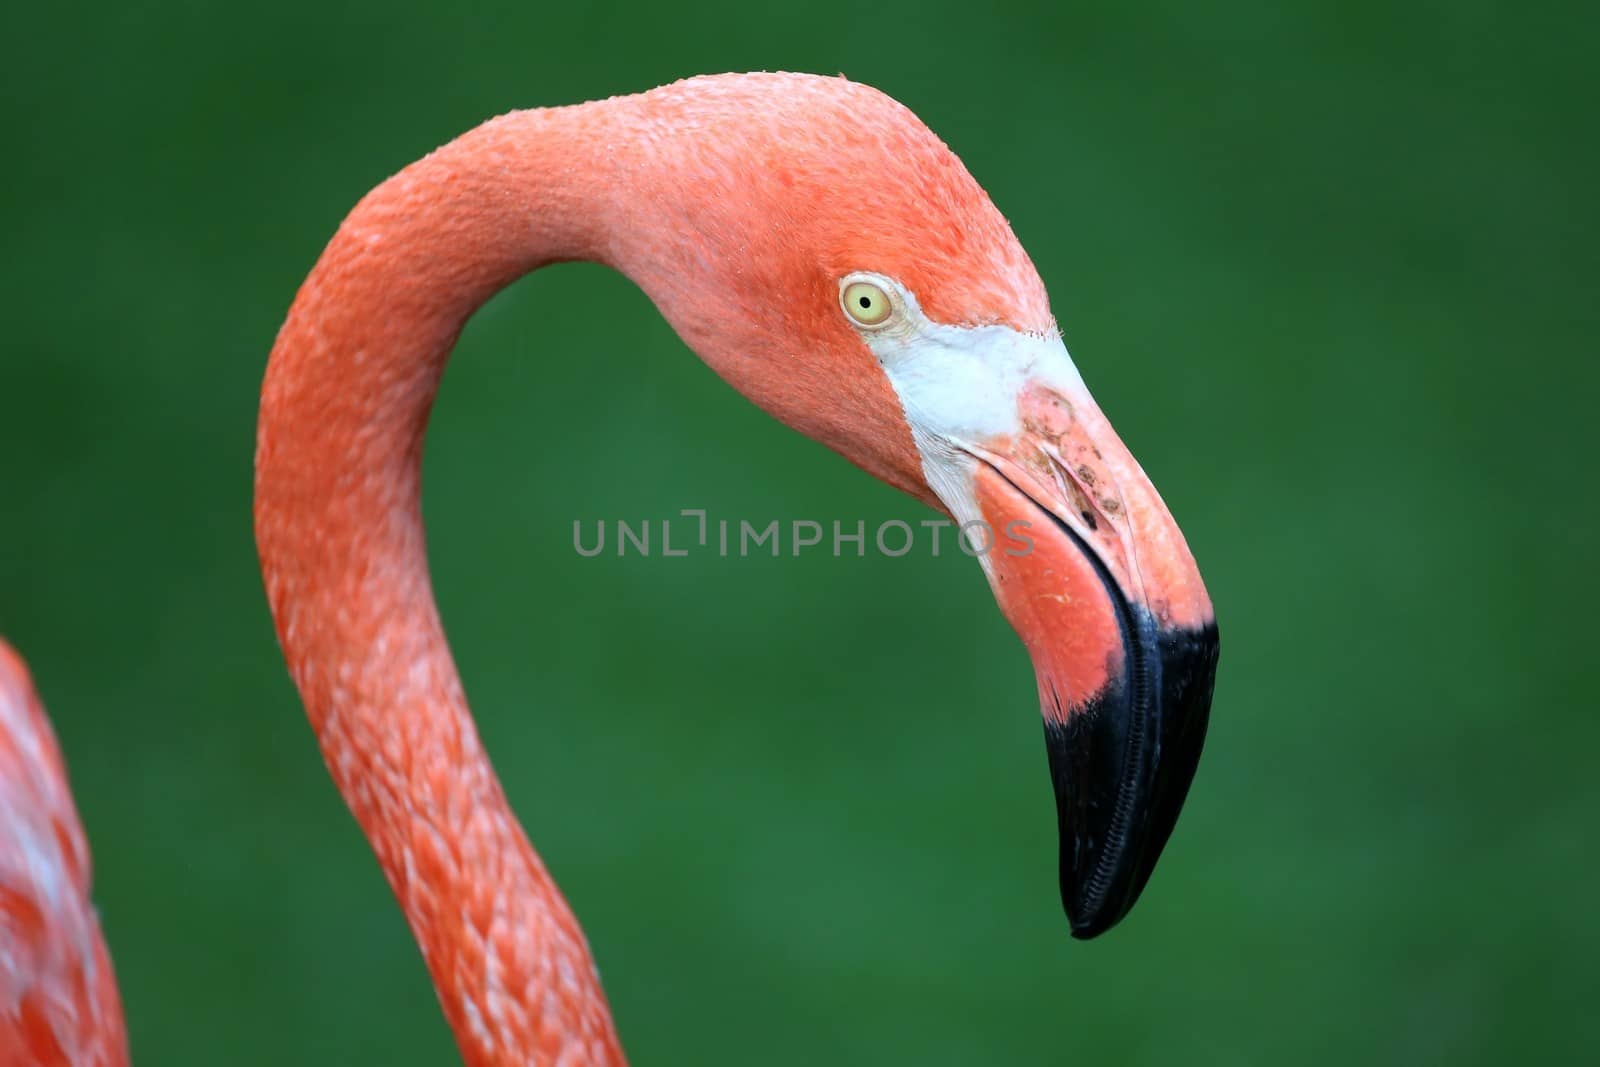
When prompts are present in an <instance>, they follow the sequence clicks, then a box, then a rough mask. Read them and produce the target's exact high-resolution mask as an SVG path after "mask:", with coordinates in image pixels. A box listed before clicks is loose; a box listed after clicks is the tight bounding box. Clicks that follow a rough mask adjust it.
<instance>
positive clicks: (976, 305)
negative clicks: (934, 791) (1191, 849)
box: [624, 75, 1218, 938]
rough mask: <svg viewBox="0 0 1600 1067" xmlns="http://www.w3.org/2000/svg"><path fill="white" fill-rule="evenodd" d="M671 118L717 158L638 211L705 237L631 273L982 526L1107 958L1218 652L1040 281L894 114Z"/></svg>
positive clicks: (1194, 572)
mask: <svg viewBox="0 0 1600 1067" xmlns="http://www.w3.org/2000/svg"><path fill="white" fill-rule="evenodd" d="M671 90H677V91H676V92H673V91H671ZM651 97H654V98H655V99H654V100H651V99H650V98H651ZM644 100H645V101H646V103H645V105H644V106H645V108H646V113H647V115H648V116H649V117H651V118H654V119H658V120H660V121H662V122H664V123H671V124H672V125H673V126H675V127H677V128H678V129H685V128H687V129H690V130H695V129H704V128H711V127H713V126H715V127H716V128H717V130H718V135H717V136H715V137H694V136H691V137H688V138H680V139H678V141H677V143H678V145H679V149H678V151H677V152H675V153H673V155H672V158H671V159H670V162H669V164H668V165H667V167H666V168H665V173H667V174H670V175H671V176H672V178H673V180H672V181H667V182H662V183H660V184H659V185H657V186H656V187H655V188H656V189H658V190H664V191H659V192H657V193H655V194H653V195H652V196H646V197H641V198H640V201H641V202H640V203H639V204H637V205H635V209H636V210H639V211H641V212H642V213H643V214H642V215H641V220H642V219H645V218H654V217H659V215H660V214H661V213H662V212H663V211H665V212H666V213H667V214H668V215H669V216H670V215H673V214H675V213H678V214H681V216H682V217H683V218H684V220H685V224H686V225H685V228H686V229H687V230H688V231H689V232H690V233H692V234H693V235H694V236H693V237H692V238H691V239H689V240H687V241H680V242H676V243H673V244H671V245H651V246H648V247H647V248H646V249H645V251H644V253H642V254H641V256H640V257H639V258H636V259H635V260H634V262H633V263H632V264H631V266H630V265H624V269H625V270H629V272H630V273H634V274H635V275H636V276H637V275H639V274H648V275H649V276H650V280H651V281H652V283H653V284H651V285H647V286H646V288H647V289H649V290H650V291H652V292H653V293H654V294H655V295H656V300H657V303H658V304H659V305H660V306H661V309H662V311H663V312H664V313H665V314H666V316H667V318H668V319H669V320H670V321H671V322H672V323H673V324H674V326H675V327H676V328H677V330H678V331H679V333H680V334H681V335H682V336H683V337H684V338H685V340H686V341H687V342H688V343H689V344H690V346H691V347H693V348H695V349H696V350H697V351H698V352H700V354H701V355H702V356H703V357H704V358H705V359H706V360H707V362H709V363H710V364H711V365H712V366H713V367H714V368H715V369H716V370H717V371H718V372H719V373H721V374H722V375H723V377H725V378H727V379H728V380H729V381H730V382H731V383H732V384H733V385H734V386H735V387H736V388H738V389H739V390H740V391H742V392H744V393H745V394H746V395H747V396H749V397H750V398H751V399H752V400H754V401H755V402H756V403H757V404H759V405H761V406H762V407H764V408H766V409H767V410H768V411H770V412H771V413H773V414H774V415H776V416H777V417H778V418H779V419H781V420H782V421H784V422H786V423H788V424H790V425H792V426H794V427H795V428H797V429H800V430H801V431H803V432H805V433H807V434H809V435H810V436H812V437H814V438H817V439H818V440H820V441H822V442H823V443H825V444H827V445H829V446H830V447H832V448H834V449H835V450H836V451H838V452H840V453H841V454H842V455H844V456H845V457H846V458H847V459H849V460H851V461H852V462H854V463H856V464H857V465H858V466H860V467H862V468H864V469H865V470H867V471H869V472H870V473H873V474H875V475H877V476H878V477H880V478H882V479H883V480H885V481H887V482H889V483H890V484H893V485H895V486H898V487H900V488H902V489H904V490H906V491H907V492H910V493H911V494H913V495H915V496H917V497H919V498H921V499H923V500H925V501H927V502H929V503H930V504H933V505H934V506H935V507H937V508H939V509H941V510H943V511H945V512H947V513H948V514H949V515H950V516H951V517H952V518H953V519H955V520H956V521H957V522H958V523H960V524H961V525H962V527H963V530H964V531H965V533H966V535H967V536H968V538H969V542H970V543H972V547H973V550H974V551H975V552H976V554H977V556H978V559H979V561H980V563H981V565H982V567H983V570H984V572H985V574H986V576H987V577H988V580H989V583H990V585H991V587H992V589H993V591H994V594H995V597H996V599H997V601H998V603H999V606H1000V609H1001V611H1002V612H1003V613H1004V614H1005V616H1006V618H1007V619H1008V620H1009V621H1010V623H1011V625H1012V626H1013V627H1014V628H1015V629H1016V631H1017V633H1018V634H1019V635H1020V636H1021V638H1022V641H1023V644H1024V645H1025V646H1026V647H1027V649H1028V652H1029V654H1030V655H1031V657H1032V660H1033V665H1034V668H1035V673H1036V675H1037V681H1038V690H1039V695H1040V701H1041V705H1042V710H1043V716H1044V725H1045V737H1046V741H1047V745H1048V752H1049V762H1050V768H1051V773H1052V779H1053V782H1054V786H1055V792H1056V800H1057V812H1058V818H1059V825H1060V834H1061V857H1060V881H1061V896H1062V902H1063V905H1064V907H1065V909H1066V912H1067V916H1068V918H1069V920H1070V922H1071V926H1072V931H1073V934H1074V935H1075V936H1078V937H1083V938H1088V937H1093V936H1095V935H1097V934H1099V933H1101V932H1103V931H1105V930H1106V929H1108V928H1109V927H1111V926H1112V925H1114V924H1115V923H1116V922H1117V921H1118V920H1119V919H1121V917H1122V916H1123V915H1124V914H1126V912H1127V911H1128V909H1129V908H1130V907H1131V906H1132V905H1133V903H1134V901H1135V899H1137V897H1138V896H1139V894H1140V892H1141V891H1142V890H1143V888H1144V885H1145V883H1146V881H1147V880H1148V878H1149V876H1150V872H1151V870H1152V868H1153V866H1154V864H1155V862H1156V859H1157V857H1158V856H1159V855H1160V853H1161V850H1162V848H1163V846H1164V845H1165V843H1166V840H1167V838H1168V835H1169V834H1170V833H1171V831H1172V828H1173V825H1174V823H1175V821H1176V819H1177V816H1178V812H1179V809H1180V807H1181V806H1182V804H1183V800H1184V797H1185V795H1186V794H1187V792H1188V788H1189V784H1190V781H1191V780H1192V778H1193V776H1194V772H1195V768H1196V765H1197V762H1198V760H1199V756H1200V749H1201V744H1202V741H1203V739H1204V735H1205V730H1206V722H1207V718H1208V716H1209V712H1210V705H1211V694H1212V680H1213V675H1214V672H1215V667H1216V660H1217V647H1218V646H1217V629H1216V623H1215V619H1214V615H1213V611H1212V606H1211V601H1210V599H1209V597H1208V596H1207V593H1206V590H1205V586H1204V584H1203V583H1202V581H1201V579H1200V574H1199V570H1198V568H1197V567H1196V565H1195V561H1194V558H1193V556H1192V555H1191V554H1190V552H1189V549H1188V546H1187V545H1186V544H1185V542H1184V538H1183V535H1182V534H1181V533H1180V532H1179V529H1178V527H1177V525H1176V523H1175V522H1174V520H1173V518H1172V515H1171V514H1170V513H1169V512H1168V510H1167V508H1166V506H1165V505H1164V504H1163V503H1162V500H1161V497H1160V496H1159V495H1158V494H1157V493H1156V490H1155V487H1154V486H1153V485H1152V484H1151V483H1150V480H1149V478H1147V477H1146V476H1145V473H1144V471H1143V470H1141V469H1140V467H1139V464H1138V463H1137V462H1136V461H1135V460H1134V458H1133V456H1132V455H1131V454H1130V453H1129V451H1128V449H1127V448H1126V447H1125V446H1124V445H1123V443H1122V441H1121V440H1120V439H1119V438H1118V436H1117V434H1116V433H1115V431H1113V429H1112V428H1111V425H1110V423H1109V422H1108V421H1107V420H1106V418H1105V416H1104V415H1103V414H1102V413H1101V411H1100V409H1099V407H1098V406H1097V405H1096V404H1095V401H1094V400H1093V398H1092V397H1091V396H1090V394H1089V391H1088V389H1087V388H1086V387H1085V385H1084V382H1083V379H1082V377H1081V376H1080V375H1079V372H1078V369H1077V367H1076V366H1075V365H1074V363H1073V361H1072V359H1071V357H1070V356H1069V355H1068V354H1067V349H1066V347H1065V345H1064V344H1063V342H1062V338H1061V334H1060V331H1059V330H1058V328H1057V326H1056V323H1055V320H1054V318H1053V317H1052V315H1051V313H1050V309H1049V303H1048V299H1047V298H1046V295H1045V290H1044V286H1043V283H1042V282H1041V281H1040V279H1039V276H1038V274H1037V272H1036V271H1035V269H1034V267H1033V264H1032V262H1031V261H1030V260H1029V258H1028V256H1027V254H1026V253H1025V252H1024V251H1023V249H1022V246H1021V245H1020V244H1019V243H1018V241H1017V239H1016V237H1015V236H1014V235H1013V234H1012V231H1011V228H1010V226H1009V225H1008V224H1007V223H1006V221H1005V219H1004V218H1003V217H1001V215H1000V213H999V212H998V211H997V210H996V209H995V207H994V205H993V204H992V203H991V202H990V200H989V197H988V196H987V194H985V192H984V191H983V189H982V188H981V187H980V186H979V185H978V184H977V182H976V181H975V180H974V179H973V178H972V176H971V175H970V174H969V173H968V172H967V170H966V168H965V167H964V166H963V165H962V164H961V162H960V161H959V160H958V159H957V158H956V157H955V155H954V154H953V153H952V152H951V151H950V150H949V149H948V148H947V147H946V146H945V145H944V144H943V143H942V142H941V141H940V140H939V139H938V138H937V137H936V136H935V135H934V134H933V133H931V132H930V131H929V130H928V129H927V128H926V127H925V126H924V125H923V124H922V123H921V122H920V121H919V120H918V119H917V118H916V117H915V116H914V115H913V114H912V113H911V112H910V111H909V110H907V109H906V108H905V107H903V106H901V105H900V104H898V103H896V102H895V101H893V100H892V99H890V98H889V97H887V96H884V95H883V94H881V93H879V92H877V91H876V90H873V89H870V88H868V87H866V86H863V85H859V84H856V83H851V82H848V81H845V80H843V79H834V78H808V77H799V76H785V75H757V76H746V77H745V78H742V79H740V80H738V81H732V82H724V81H719V80H717V79H702V80H695V81H690V82H686V83H681V84H680V85H679V86H676V87H671V89H669V90H658V91H657V93H652V94H649V95H648V96H647V97H646V98H644ZM648 165H649V164H648V161H647V162H646V163H645V164H644V166H645V167H648ZM685 174H687V175H690V178H689V180H687V181H686V180H684V175H685ZM663 199H665V200H666V201H667V202H666V203H662V202H661V200H663Z"/></svg>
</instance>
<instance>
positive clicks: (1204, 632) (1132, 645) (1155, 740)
mask: <svg viewBox="0 0 1600 1067" xmlns="http://www.w3.org/2000/svg"><path fill="white" fill-rule="evenodd" d="M1133 622H1134V626H1133V628H1134V629H1135V630H1137V633H1130V634H1128V635H1127V637H1128V638H1129V641H1128V646H1129V653H1130V654H1129V656H1128V669H1127V670H1126V671H1125V672H1124V674H1123V675H1122V676H1121V677H1120V678H1118V679H1117V680H1116V681H1114V682H1113V683H1112V684H1111V685H1109V686H1108V687H1107V688H1106V689H1104V690H1103V691H1102V692H1100V693H1099V694H1097V695H1096V696H1095V697H1094V698H1093V699H1092V700H1090V701H1089V702H1088V703H1087V704H1085V705H1083V706H1081V707H1079V708H1076V709H1073V710H1072V712H1071V713H1070V714H1069V715H1068V716H1067V718H1066V721H1065V722H1055V721H1047V722H1046V723H1045V741H1046V744H1047V746H1048V749H1049V755H1050V772H1051V777H1052V778H1053V780H1054V783H1055V790H1056V810H1057V815H1058V817H1059V821H1060V832H1061V903H1062V905H1063V907H1064V908H1065V910H1066V913H1067V920H1068V922H1069V923H1070V924H1071V927H1072V936H1073V937H1074V938H1077V939H1079V940H1084V941H1087V940H1089V939H1091V938H1094V937H1098V936H1099V935H1101V934H1103V933H1105V932H1106V931H1107V930H1109V929H1111V928H1112V927H1113V926H1115V925H1116V924H1117V923H1118V922H1119V921H1121V919H1122V917H1123V916H1124V915H1126V914H1127V913H1128V910H1129V909H1130V908H1132V907H1133V905H1134V902H1135V901H1136V900H1138V899H1139V894H1140V893H1141V892H1142V891H1143V890H1144V887H1145V883H1146V882H1148V881H1149V880H1150V873H1151V871H1152V870H1154V869H1155V865H1156V860H1157V859H1158V858H1160V856H1161V850H1162V849H1163V848H1164V847H1165V846H1166V843H1167V838H1168V837H1170V836H1171V834H1172V828H1173V826H1174V825H1175V824H1176V823H1177V821H1178V813H1179V811H1181V810H1182V808H1183V800H1184V797H1185V796H1187V795H1188V792H1189V784H1190V783H1191V782H1192V781H1193V780H1194V774H1195V769H1196V767H1197V766H1198V765H1199V761H1200V750H1201V748H1202V747H1203V745H1204V742H1205V734H1206V724H1207V721H1208V720H1209V718H1210V714H1211V694H1212V686H1213V682H1214V680H1215V676H1216V666H1217V651H1218V640H1217V628H1216V625H1215V623H1211V624H1208V625H1206V626H1204V627H1201V628H1199V629H1168V630H1162V629H1158V628H1157V627H1156V625H1155V623H1154V621H1153V620H1151V619H1150V618H1149V616H1148V615H1144V614H1143V613H1142V612H1141V613H1138V616H1137V617H1136V618H1135V619H1134V620H1133Z"/></svg>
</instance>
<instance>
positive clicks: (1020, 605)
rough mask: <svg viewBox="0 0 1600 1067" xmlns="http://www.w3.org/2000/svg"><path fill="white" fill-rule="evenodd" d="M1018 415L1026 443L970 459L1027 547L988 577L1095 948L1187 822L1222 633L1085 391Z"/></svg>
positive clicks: (988, 511) (1193, 571) (1082, 921)
mask: <svg viewBox="0 0 1600 1067" xmlns="http://www.w3.org/2000/svg"><path fill="white" fill-rule="evenodd" d="M1019 410H1020V412H1021V414H1022V421H1021V425H1022V431H1021V432H1020V433H1019V434H1017V435H1015V436H1014V437H1006V438H1001V439H998V440H993V441H989V442H987V443H985V445H984V446H983V447H982V448H975V449H973V450H972V451H973V454H974V455H975V456H976V457H977V459H978V460H979V466H978V471H977V475H976V478H975V495H976V500H977V504H978V507H979V509H980V510H981V511H982V513H983V517H984V519H985V520H986V521H987V522H988V524H989V526H990V528H991V529H993V530H997V531H999V530H1008V529H1015V530H1019V531H1021V532H1023V533H1024V535H1025V537H1026V539H1027V540H1028V541H1031V545H1030V546H1029V547H1028V549H1027V550H1026V551H1023V550H1019V549H1017V548H1016V542H1013V543H1012V548H1011V549H1008V550H998V549H997V550H996V551H994V552H993V553H991V554H990V555H989V557H988V560H989V567H988V571H989V577H990V582H991V584H992V585H993V587H994V592H995V597H996V599H997V600H998V601H999V604H1000V608H1001V610H1002V611H1003V612H1004V613H1005V616H1006V618H1007V620H1009V621H1010V623H1011V625H1012V626H1013V627H1014V628H1015V629H1016V631H1017V633H1018V635H1019V636H1020V637H1021V638H1022V641H1023V644H1024V645H1026V646H1027V649H1028V652H1029V654H1030V656H1031V657H1032V659H1033V664H1034V669H1035V672H1036V674H1037V676H1038V682H1039V697H1040V703H1041V705H1042V710H1043V714H1044V723H1045V739H1046V743H1047V745H1048V748H1049V757H1050V771H1051V776H1052V778H1053V780H1054V784H1055V790H1056V805H1057V814H1058V817H1059V822H1060V833H1061V899H1062V904H1063V905H1064V907H1065V908H1066V912H1067V917H1068V919H1069V920H1070V922H1071V924H1072V933H1073V936H1075V937H1080V938H1090V937H1094V936H1096V935H1097V934H1100V933H1103V932H1104V931H1106V930H1108V929H1110V928H1111V927H1112V926H1113V925H1115V924H1116V923H1117V921H1118V920H1120V919H1121V918H1122V916H1123V915H1125V914H1127V912H1128V909H1129V908H1131V907H1132V906H1133V903H1134V901H1135V900H1137V899H1138V897H1139V894H1140V892H1141V891H1142V890H1143V889H1144V886H1145V883H1146V882H1147V881H1148V880H1149V878H1150V873H1151V871H1152V870H1153V869H1154V867H1155V863H1156V860H1157V858H1158V857H1159V856H1160V855H1161V850H1162V848H1163V847H1164V846H1165V844H1166V842H1167V838H1168V837H1169V836H1170V835H1171V833H1172V828H1173V826H1174V824H1175V823H1176V822H1177V818H1178V812H1179V810H1180V809H1181V808H1182V806H1183V800H1184V797H1185V796H1186V795H1187V793H1188V790H1189V784H1190V782H1191V781H1192V780H1193V778H1194V773H1195V768H1196V766H1197V764H1198V762H1199V759H1200V750H1201V746H1202V744H1203V742H1204V740H1205V732H1206V722H1207V719H1208V717H1209V715H1210V710H1211V692H1212V682H1213V678H1214V676H1215V672H1216V663H1217V648H1218V643H1217V626H1216V620H1215V616H1214V614H1213V612H1212V607H1211V600H1210V598H1209V597H1208V596H1207V595H1206V591H1205V586H1204V585H1203V584H1202V583H1201V580H1200V574H1199V570H1198V569H1197V568H1196V566H1195V562H1194V557H1193V556H1191V555H1190V553H1189V549H1188V546H1187V545H1186V544H1185V543H1184V539H1183V535H1182V534H1181V533H1180V532H1179V530H1178V527H1177V524H1176V523H1175V522H1174V521H1173V518H1172V515H1171V514H1170V513H1169V512H1168V511H1167V509H1166V506H1165V505H1164V504H1163V503H1162V502H1161V498H1160V496H1159V495H1157V493H1156V490H1155V487H1154V486H1153V485H1151V484H1150V480H1149V479H1148V478H1147V477H1145V474H1144V471H1142V470H1141V469H1140V468H1139V465H1138V463H1137V462H1135V461H1134V459H1133V457H1132V455H1130V454H1129V452H1128V450H1127V448H1126V447H1124V445H1123V444H1122V442H1121V440H1120V439H1118V437H1117V435H1116V433H1115V432H1114V431H1113V430H1112V429H1111V426H1110V424H1109V423H1108V422H1107V421H1106V418H1105V416H1104V415H1103V414H1101V412H1100V409H1099V407H1098V406H1096V405H1095V403H1094V401H1093V399H1092V398H1090V396H1089V394H1088V392H1087V391H1086V390H1084V389H1082V388H1081V386H1076V387H1070V388H1068V389H1067V390H1065V391H1058V390H1056V389H1052V388H1049V387H1046V386H1043V385H1041V384H1038V383H1034V384H1031V385H1029V386H1027V387H1026V388H1025V389H1024V391H1023V394H1022V396H1021V398H1020V402H1019Z"/></svg>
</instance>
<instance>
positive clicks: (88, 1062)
mask: <svg viewBox="0 0 1600 1067" xmlns="http://www.w3.org/2000/svg"><path fill="white" fill-rule="evenodd" d="M127 1062H128V1039H127V1035H126V1033H125V1032H124V1030H123V1020H122V1000H121V997H120V996H119V994H118V992H117V981H116V976H115V975H114V974H113V973H112V970H111V956H110V953H108V952H107V951H106V942H105V937H104V936H103V935H102V934H101V931H100V920H99V919H98V918H97V917H96V915H95V911H94V908H93V907H92V906H91V905H90V903H89V846H88V843H87V841H86V839H85V838H84V834H83V824H82V823H80V822H79V821H78V810H77V807H76V806H75V805H74V804H73V802H72V792H71V790H70V789H69V788H68V787H67V775H66V769H65V766H64V765H63V764H62V762H61V750H60V749H59V748H58V747H57V745H56V738H55V734H54V732H53V731H52V730H51V729H50V721H49V720H48V719H47V718H45V714H44V708H43V706H42V705H41V704H40V703H39V697H38V694H37V693H35V692H34V687H33V679H32V678H31V677H30V676H29V674H28V669H27V667H26V666H24V665H23V662H22V657H21V656H19V655H17V653H16V652H15V651H14V650H13V649H12V648H11V646H10V645H8V644H6V643H5V642H4V641H0V1064H6V1065H8V1067H125V1065H126V1064H127Z"/></svg>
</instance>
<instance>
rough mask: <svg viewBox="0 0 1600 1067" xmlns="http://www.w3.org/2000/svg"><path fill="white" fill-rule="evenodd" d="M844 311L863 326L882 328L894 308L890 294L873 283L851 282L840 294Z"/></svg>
mask: <svg viewBox="0 0 1600 1067" xmlns="http://www.w3.org/2000/svg"><path fill="white" fill-rule="evenodd" d="M839 299H840V301H841V302H842V303H843V304H844V311H845V314H846V315H849V316H850V317H851V318H852V319H854V320H855V321H856V323H857V324H859V325H861V326H882V325H883V324H884V322H886V321H887V320H888V318H889V312H890V311H892V310H893V308H892V307H891V306H890V304H889V294H888V293H885V292H884V291H883V290H882V289H880V288H878V287H877V286H876V285H873V284H872V283H871V282H851V283H850V284H849V285H847V286H845V287H844V292H843V293H842V294H840V297H839Z"/></svg>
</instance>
